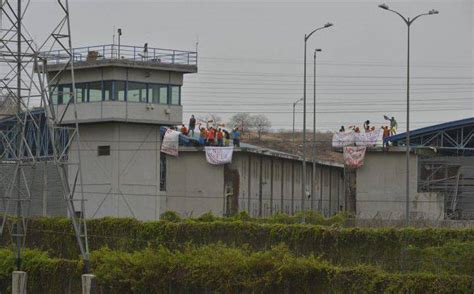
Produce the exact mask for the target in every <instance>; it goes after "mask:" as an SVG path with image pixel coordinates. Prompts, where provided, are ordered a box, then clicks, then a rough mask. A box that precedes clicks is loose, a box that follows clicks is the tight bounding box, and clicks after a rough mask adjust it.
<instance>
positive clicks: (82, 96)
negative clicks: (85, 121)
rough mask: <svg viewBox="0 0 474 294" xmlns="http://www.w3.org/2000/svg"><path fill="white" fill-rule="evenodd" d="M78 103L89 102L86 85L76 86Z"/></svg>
mask: <svg viewBox="0 0 474 294" xmlns="http://www.w3.org/2000/svg"><path fill="white" fill-rule="evenodd" d="M76 102H77V103H83V102H87V84H86V83H77V84H76Z"/></svg>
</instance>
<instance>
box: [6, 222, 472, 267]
mask: <svg viewBox="0 0 474 294" xmlns="http://www.w3.org/2000/svg"><path fill="white" fill-rule="evenodd" d="M88 233H89V247H90V249H91V250H98V249H100V248H102V247H104V246H106V247H108V248H110V249H112V250H119V251H127V252H132V251H137V250H143V249H144V248H147V247H154V248H157V247H159V246H165V247H168V248H183V246H185V245H186V244H188V243H191V244H195V245H206V244H214V243H217V242H222V243H224V244H227V245H231V246H237V247H238V246H242V245H244V244H247V245H248V246H249V248H252V250H254V251H255V250H257V251H258V250H268V249H269V248H271V247H272V246H275V245H278V244H280V243H284V244H286V245H287V246H288V247H289V249H290V250H291V251H292V252H293V253H294V254H296V255H309V254H315V255H318V256H321V257H322V258H324V259H325V260H328V261H330V262H331V263H334V264H342V265H355V264H361V263H362V264H377V265H380V266H382V267H383V268H384V269H386V270H390V271H399V270H405V269H406V268H407V266H408V265H407V264H405V263H406V262H407V259H406V258H401V257H402V256H405V255H406V253H407V248H415V249H420V250H421V249H424V248H428V247H438V246H443V245H444V244H447V243H448V242H450V241H456V240H457V241H460V242H466V241H474V229H439V228H436V229H414V228H406V229H395V228H378V229H369V228H339V227H323V226H314V225H287V224H259V223H255V222H247V221H220V220H217V221H211V222H204V221H201V222H196V221H181V222H170V221H158V222H140V221H137V220H134V219H124V218H118V219H116V218H104V219H94V220H90V221H89V222H88ZM1 242H2V243H3V245H9V244H10V242H11V239H10V237H9V236H8V233H7V232H6V234H4V235H3V237H2V240H1ZM26 246H27V247H28V248H37V249H39V250H42V251H47V252H48V253H50V254H51V255H52V256H55V257H58V258H68V259H75V258H77V257H78V255H79V251H78V247H77V244H76V239H75V237H74V234H73V231H72V226H71V224H70V221H69V220H67V219H65V218H35V219H30V220H29V222H28V236H27V239H26Z"/></svg>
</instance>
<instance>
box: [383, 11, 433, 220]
mask: <svg viewBox="0 0 474 294" xmlns="http://www.w3.org/2000/svg"><path fill="white" fill-rule="evenodd" d="M379 7H380V8H382V9H384V10H388V11H391V12H393V13H395V14H397V15H398V16H400V17H401V18H402V19H403V21H404V22H405V24H406V25H407V29H408V34H407V139H406V169H407V171H406V176H407V177H406V199H405V200H406V223H407V225H408V224H409V223H410V175H409V173H410V26H411V24H412V23H413V22H414V21H415V20H416V19H417V18H419V17H421V16H424V15H434V14H438V13H439V12H438V11H437V10H434V9H431V10H430V11H428V12H427V13H422V14H419V15H417V16H415V17H414V18H413V19H410V18H409V17H404V16H403V15H402V14H401V13H399V12H397V11H395V10H392V9H390V8H389V7H388V5H387V4H380V5H379Z"/></svg>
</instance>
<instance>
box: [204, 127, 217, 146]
mask: <svg viewBox="0 0 474 294" xmlns="http://www.w3.org/2000/svg"><path fill="white" fill-rule="evenodd" d="M214 133H215V131H214V128H212V127H211V128H210V129H209V131H207V142H206V145H207V146H211V145H214Z"/></svg>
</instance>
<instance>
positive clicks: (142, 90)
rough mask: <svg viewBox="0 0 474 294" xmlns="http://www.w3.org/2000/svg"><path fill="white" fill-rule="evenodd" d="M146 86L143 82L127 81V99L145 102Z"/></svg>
mask: <svg viewBox="0 0 474 294" xmlns="http://www.w3.org/2000/svg"><path fill="white" fill-rule="evenodd" d="M146 88H147V87H146V84H145V83H137V82H128V93H127V100H128V101H129V102H146V101H147V100H146V94H147V89H146Z"/></svg>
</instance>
